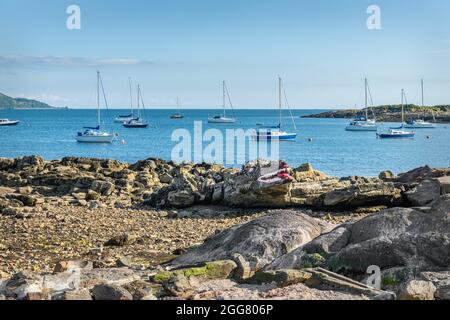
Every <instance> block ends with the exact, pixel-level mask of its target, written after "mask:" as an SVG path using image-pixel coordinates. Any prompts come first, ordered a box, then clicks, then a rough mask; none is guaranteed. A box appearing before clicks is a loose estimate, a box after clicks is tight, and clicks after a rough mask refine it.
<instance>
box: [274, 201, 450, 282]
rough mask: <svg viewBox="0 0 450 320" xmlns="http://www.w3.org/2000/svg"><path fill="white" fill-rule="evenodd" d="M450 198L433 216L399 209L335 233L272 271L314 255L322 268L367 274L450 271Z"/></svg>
mask: <svg viewBox="0 0 450 320" xmlns="http://www.w3.org/2000/svg"><path fill="white" fill-rule="evenodd" d="M449 212H450V199H449V198H448V197H444V198H442V199H441V200H440V201H438V202H437V203H435V205H434V206H433V208H432V210H431V212H422V211H416V210H414V209H402V208H394V209H389V210H386V211H384V212H382V213H380V214H375V215H372V216H369V217H368V218H365V219H363V220H361V221H359V222H356V223H354V224H346V225H342V226H340V227H338V228H336V229H335V230H333V231H332V232H330V233H327V234H324V235H321V236H320V237H318V238H316V239H314V240H313V241H312V242H310V243H308V244H306V245H304V246H301V247H299V248H297V249H296V250H294V251H292V252H291V253H288V254H286V255H284V256H282V257H280V258H278V259H276V260H275V261H274V262H273V263H272V264H271V265H269V266H268V267H267V268H268V269H279V268H299V267H301V266H302V264H303V263H304V262H305V260H306V261H307V259H308V257H310V256H311V254H318V255H320V256H322V257H323V258H324V260H323V261H322V262H321V265H322V266H326V267H327V268H329V269H331V270H334V271H338V272H351V273H354V274H355V273H359V274H364V273H365V272H366V270H367V268H368V267H369V266H372V265H376V266H378V267H380V268H381V269H390V268H393V267H409V268H413V269H414V270H415V272H418V271H427V270H447V269H448V268H449V266H450V219H449Z"/></svg>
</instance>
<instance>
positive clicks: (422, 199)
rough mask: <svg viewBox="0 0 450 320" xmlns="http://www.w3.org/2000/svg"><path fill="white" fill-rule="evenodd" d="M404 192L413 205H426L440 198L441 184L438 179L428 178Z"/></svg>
mask: <svg viewBox="0 0 450 320" xmlns="http://www.w3.org/2000/svg"><path fill="white" fill-rule="evenodd" d="M404 194H405V195H406V198H407V199H408V200H409V202H411V203H412V205H413V206H419V207H420V206H426V205H429V204H431V203H432V202H434V201H436V200H437V199H439V197H440V195H441V184H440V183H439V181H437V180H426V181H423V182H422V183H420V184H419V185H417V186H416V187H414V188H413V189H411V190H408V191H407V192H405V193H404Z"/></svg>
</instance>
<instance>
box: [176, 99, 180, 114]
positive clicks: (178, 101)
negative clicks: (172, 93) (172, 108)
mask: <svg viewBox="0 0 450 320" xmlns="http://www.w3.org/2000/svg"><path fill="white" fill-rule="evenodd" d="M177 110H178V114H181V112H180V111H181V110H180V99H179V98H178V97H177Z"/></svg>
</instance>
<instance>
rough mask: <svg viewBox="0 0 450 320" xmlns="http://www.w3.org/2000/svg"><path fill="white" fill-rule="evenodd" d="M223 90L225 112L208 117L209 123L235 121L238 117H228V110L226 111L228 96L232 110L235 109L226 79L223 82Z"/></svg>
mask: <svg viewBox="0 0 450 320" xmlns="http://www.w3.org/2000/svg"><path fill="white" fill-rule="evenodd" d="M222 92H223V104H222V107H223V114H222V115H216V116H214V117H211V118H208V123H235V122H236V117H233V118H229V117H227V111H226V98H227V96H228V101H229V103H230V107H231V110H233V112H234V109H233V103H232V102H231V98H230V94H229V92H228V87H227V85H226V83H225V81H223V82H222Z"/></svg>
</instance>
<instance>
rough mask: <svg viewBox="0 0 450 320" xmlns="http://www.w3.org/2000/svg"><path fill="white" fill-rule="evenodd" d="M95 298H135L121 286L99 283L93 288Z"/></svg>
mask: <svg viewBox="0 0 450 320" xmlns="http://www.w3.org/2000/svg"><path fill="white" fill-rule="evenodd" d="M92 295H93V297H94V299H95V300H133V297H132V295H131V293H129V292H128V291H127V290H125V289H124V288H122V287H121V286H117V285H112V284H98V285H96V286H94V287H93V288H92Z"/></svg>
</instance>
